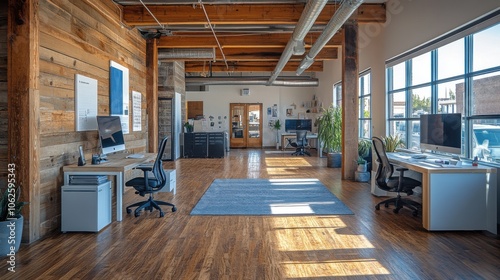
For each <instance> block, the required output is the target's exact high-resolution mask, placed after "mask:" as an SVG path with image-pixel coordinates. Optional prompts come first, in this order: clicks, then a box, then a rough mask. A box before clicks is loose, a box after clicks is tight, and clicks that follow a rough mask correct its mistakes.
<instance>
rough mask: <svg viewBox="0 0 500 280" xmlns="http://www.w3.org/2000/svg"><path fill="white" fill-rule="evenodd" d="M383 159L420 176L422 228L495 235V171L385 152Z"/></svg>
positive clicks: (483, 167) (487, 168) (494, 169)
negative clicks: (470, 231)
mask: <svg viewBox="0 0 500 280" xmlns="http://www.w3.org/2000/svg"><path fill="white" fill-rule="evenodd" d="M387 156H388V158H389V160H390V162H391V163H393V164H394V165H399V166H402V167H406V168H408V169H410V170H413V171H416V172H419V173H421V174H422V224H423V227H424V228H425V229H427V230H429V231H431V230H487V231H489V232H492V233H494V234H496V233H497V174H496V168H489V167H485V166H477V167H474V166H472V165H470V164H468V165H463V166H461V167H455V166H446V165H441V164H437V163H436V164H432V163H426V162H424V161H423V160H421V159H420V160H417V159H412V158H410V157H408V156H401V155H399V154H398V153H387ZM443 166H444V167H443Z"/></svg>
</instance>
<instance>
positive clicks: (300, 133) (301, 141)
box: [296, 130, 307, 147]
mask: <svg viewBox="0 0 500 280" xmlns="http://www.w3.org/2000/svg"><path fill="white" fill-rule="evenodd" d="M296 133H297V140H296V142H297V145H298V146H299V147H304V146H307V130H297V131H296Z"/></svg>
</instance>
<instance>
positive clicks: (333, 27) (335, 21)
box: [296, 0, 363, 75]
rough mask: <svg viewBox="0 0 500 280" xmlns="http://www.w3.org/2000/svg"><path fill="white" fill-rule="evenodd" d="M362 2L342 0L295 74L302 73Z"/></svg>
mask: <svg viewBox="0 0 500 280" xmlns="http://www.w3.org/2000/svg"><path fill="white" fill-rule="evenodd" d="M362 3H363V0H344V1H343V2H342V4H341V5H340V7H339V9H338V10H337V11H336V12H335V14H334V15H333V17H332V18H331V19H330V21H329V22H328V24H327V25H326V27H325V30H324V31H323V33H321V35H320V36H319V37H318V39H317V40H316V42H314V45H313V46H312V47H311V49H310V50H309V53H308V54H306V56H305V57H304V59H302V61H301V62H300V65H299V68H297V71H296V73H297V75H300V74H302V73H303V72H304V71H305V70H306V69H307V68H309V67H310V66H311V65H312V64H313V62H314V58H315V57H316V56H317V55H318V53H319V52H320V51H321V49H322V48H323V47H324V46H325V45H326V43H328V41H330V39H332V37H333V35H335V33H337V31H338V30H339V29H340V28H341V27H342V25H343V24H344V23H345V22H346V21H347V20H348V19H349V17H350V16H351V15H352V14H353V13H354V11H356V9H357V8H358V7H359V6H360V5H361V4H362Z"/></svg>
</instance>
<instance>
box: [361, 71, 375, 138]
mask: <svg viewBox="0 0 500 280" xmlns="http://www.w3.org/2000/svg"><path fill="white" fill-rule="evenodd" d="M358 98H359V135H358V138H360V139H371V136H372V130H371V126H372V113H371V107H372V106H371V104H372V103H371V98H372V91H371V73H370V72H369V71H366V72H363V73H361V74H360V75H359V94H358Z"/></svg>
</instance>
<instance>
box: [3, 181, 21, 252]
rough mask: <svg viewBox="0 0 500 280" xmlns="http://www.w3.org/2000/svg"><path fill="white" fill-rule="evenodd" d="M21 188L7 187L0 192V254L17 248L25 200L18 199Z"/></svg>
mask: <svg viewBox="0 0 500 280" xmlns="http://www.w3.org/2000/svg"><path fill="white" fill-rule="evenodd" d="M20 193H21V189H20V188H13V187H10V186H9V187H8V188H7V189H6V190H5V191H4V192H3V193H1V192H0V256H7V255H8V254H12V253H13V252H17V251H18V250H19V246H20V245H21V237H22V234H23V222H24V218H23V216H22V215H21V209H22V208H23V206H24V205H25V204H27V202H21V201H19V197H20Z"/></svg>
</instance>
